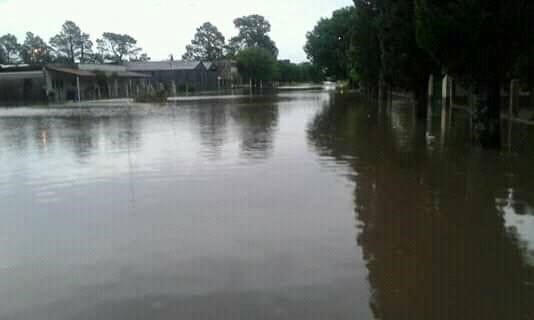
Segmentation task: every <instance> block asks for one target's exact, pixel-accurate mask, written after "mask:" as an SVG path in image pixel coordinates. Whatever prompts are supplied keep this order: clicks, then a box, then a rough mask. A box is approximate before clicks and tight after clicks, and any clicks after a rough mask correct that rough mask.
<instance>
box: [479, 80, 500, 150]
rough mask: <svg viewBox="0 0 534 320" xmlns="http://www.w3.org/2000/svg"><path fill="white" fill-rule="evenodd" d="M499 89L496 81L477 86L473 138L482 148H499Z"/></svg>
mask: <svg viewBox="0 0 534 320" xmlns="http://www.w3.org/2000/svg"><path fill="white" fill-rule="evenodd" d="M500 89H501V87H500V82H499V80H497V79H488V80H485V81H482V82H481V83H480V84H479V85H478V101H477V106H476V115H475V137H476V138H477V140H478V143H480V145H481V146H482V147H483V148H488V149H498V148H500V147H501V126H500V117H501V92H500V91H501V90H500Z"/></svg>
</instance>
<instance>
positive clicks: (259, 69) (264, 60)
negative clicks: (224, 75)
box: [236, 48, 277, 83]
mask: <svg viewBox="0 0 534 320" xmlns="http://www.w3.org/2000/svg"><path fill="white" fill-rule="evenodd" d="M236 61H237V68H238V69H239V73H240V74H241V76H242V77H243V78H244V79H247V80H251V81H252V82H254V83H257V82H258V81H260V80H261V81H270V80H273V78H274V76H275V74H276V64H277V62H276V58H275V57H274V56H273V55H272V53H271V52H270V51H269V50H267V49H264V48H248V49H244V50H242V51H240V52H239V53H238V55H237V56H236Z"/></svg>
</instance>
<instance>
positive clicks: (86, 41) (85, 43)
mask: <svg viewBox="0 0 534 320" xmlns="http://www.w3.org/2000/svg"><path fill="white" fill-rule="evenodd" d="M78 46H79V48H80V63H86V62H91V61H92V60H93V59H92V56H93V41H91V37H90V36H89V34H87V33H82V34H81V37H80V41H79V42H78Z"/></svg>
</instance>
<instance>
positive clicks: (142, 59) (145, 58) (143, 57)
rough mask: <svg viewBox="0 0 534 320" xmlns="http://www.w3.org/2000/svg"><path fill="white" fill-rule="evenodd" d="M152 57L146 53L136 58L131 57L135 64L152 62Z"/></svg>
mask: <svg viewBox="0 0 534 320" xmlns="http://www.w3.org/2000/svg"><path fill="white" fill-rule="evenodd" d="M150 59H151V58H150V57H149V56H148V54H146V53H144V52H143V53H141V54H140V55H139V56H135V57H131V58H130V61H134V62H147V61H150Z"/></svg>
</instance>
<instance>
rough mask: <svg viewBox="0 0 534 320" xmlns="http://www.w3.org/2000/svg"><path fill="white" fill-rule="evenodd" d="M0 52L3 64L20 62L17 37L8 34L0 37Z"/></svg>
mask: <svg viewBox="0 0 534 320" xmlns="http://www.w3.org/2000/svg"><path fill="white" fill-rule="evenodd" d="M0 52H2V53H3V55H4V60H5V63H7V64H12V63H18V62H19V60H20V55H19V52H20V44H19V43H18V40H17V37H15V36H14V35H12V34H9V33H8V34H6V35H4V36H2V37H0Z"/></svg>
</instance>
